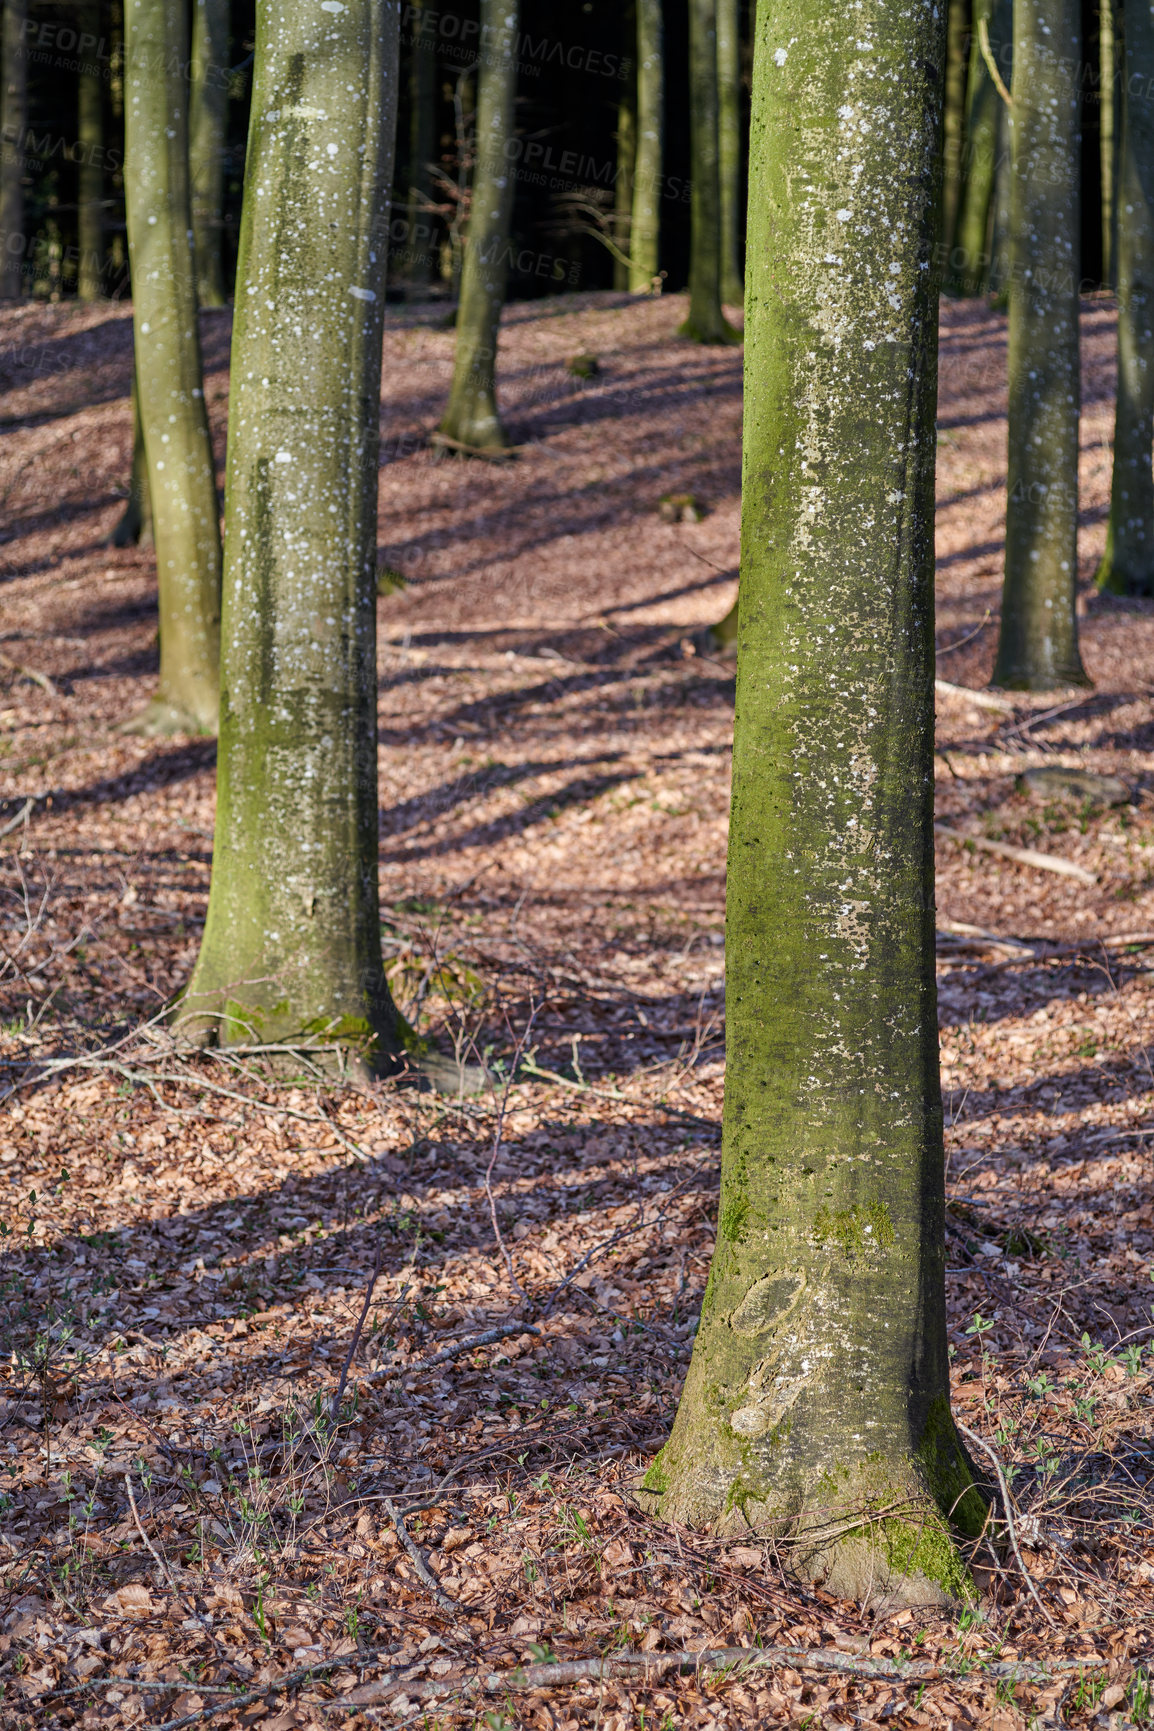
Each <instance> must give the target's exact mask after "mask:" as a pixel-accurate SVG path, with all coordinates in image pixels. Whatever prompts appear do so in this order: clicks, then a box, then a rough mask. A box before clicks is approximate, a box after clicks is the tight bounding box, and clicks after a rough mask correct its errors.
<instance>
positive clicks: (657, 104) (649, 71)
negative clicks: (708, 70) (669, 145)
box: [629, 0, 665, 293]
mask: <svg viewBox="0 0 1154 1731" xmlns="http://www.w3.org/2000/svg"><path fill="white" fill-rule="evenodd" d="M661 6H662V0H637V155H636V157H635V159H634V165H633V216H632V220H631V222H630V227H629V262H630V270H629V287H630V288H631V289H632V290H633V291H634V293H637V292H638V291H640V290H645V289H651V288H652V287H653V285H654V283H655V282H656V281H657V274H658V271H659V269H660V255H659V249H660V242H661V175H662V160H663V156H664V141H665V26H664V21H663V18H662V12H661Z"/></svg>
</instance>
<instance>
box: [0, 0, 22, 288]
mask: <svg viewBox="0 0 1154 1731" xmlns="http://www.w3.org/2000/svg"><path fill="white" fill-rule="evenodd" d="M27 17H28V0H4V23H3V33H4V57H3V58H4V65H3V79H4V89H3V98H4V100H3V103H2V105H0V300H6V301H18V300H19V299H20V297H21V295H22V294H23V293H24V265H25V259H26V256H27V253H28V236H27V235H26V234H25V232H24V148H25V134H26V132H27V127H28V59H27V55H26V52H25V48H24V25H25V21H26V20H27Z"/></svg>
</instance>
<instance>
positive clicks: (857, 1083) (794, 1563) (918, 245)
mask: <svg viewBox="0 0 1154 1731" xmlns="http://www.w3.org/2000/svg"><path fill="white" fill-rule="evenodd" d="M758 12H759V17H758V31H757V48H756V59H755V67H754V91H753V123H752V128H751V139H752V143H751V151H750V203H749V210H750V230H749V244H748V249H747V255H746V256H747V260H748V264H747V269H748V272H749V284H748V291H749V292H748V297H747V306H748V318H749V329H748V337H747V346H746V362H745V377H746V391H745V404H746V408H745V436H744V452H743V462H744V485H743V489H742V567H741V620H740V628H739V646H738V661H737V712H736V723H735V735H734V757H733V807H732V816H731V820H730V840H729V862H728V889H727V911H726V976H727V977H726V1002H727V1005H728V1006H729V1008H728V1012H727V1025H726V1076H725V1107H724V1120H723V1130H724V1139H723V1149H722V1179H721V1210H720V1217H719V1220H718V1230H717V1243H716V1247H715V1249H714V1254H713V1265H712V1268H711V1270H710V1275H709V1280H708V1283H707V1286H706V1290H705V1300H704V1305H703V1308H702V1313H701V1321H700V1326H699V1328H698V1332H697V1338H696V1341H695V1344H694V1348H693V1358H692V1362H691V1364H690V1368H689V1374H688V1377H687V1379H686V1383H685V1389H684V1393H683V1394H682V1397H681V1403H680V1406H679V1408H678V1412H677V1419H676V1422H675V1425H674V1428H673V1434H672V1436H671V1438H670V1440H669V1442H668V1443H667V1445H666V1447H665V1448H664V1449H663V1450H662V1451H661V1453H660V1454H659V1455H658V1457H657V1459H656V1461H655V1462H654V1464H653V1466H652V1467H651V1468H650V1470H649V1473H648V1474H647V1476H646V1479H645V1486H644V1488H645V1491H647V1492H648V1493H649V1494H648V1498H647V1499H646V1500H647V1501H648V1502H649V1503H650V1506H656V1509H657V1510H658V1511H659V1512H660V1514H662V1515H663V1516H664V1517H665V1518H667V1519H673V1520H677V1521H680V1522H683V1523H685V1524H686V1525H687V1526H690V1527H707V1528H710V1529H712V1530H714V1531H719V1532H727V1533H734V1534H737V1533H746V1532H749V1531H752V1532H754V1533H760V1532H764V1533H768V1534H772V1535H774V1536H775V1537H776V1538H777V1539H778V1540H779V1541H780V1545H779V1551H778V1554H779V1555H780V1556H783V1557H784V1558H785V1559H787V1561H788V1566H789V1567H790V1568H791V1569H792V1570H793V1572H794V1573H795V1574H796V1575H798V1576H800V1577H802V1578H804V1579H808V1580H820V1581H822V1582H824V1584H825V1586H826V1587H827V1589H828V1590H829V1591H830V1592H831V1593H834V1594H836V1595H838V1596H840V1597H847V1598H863V1599H867V1600H871V1601H873V1602H875V1603H876V1602H878V1601H884V1602H885V1603H886V1605H887V1607H889V1608H890V1609H892V1608H893V1607H894V1606H895V1604H897V1603H901V1602H902V1601H906V1602H931V1603H932V1602H941V1601H943V1600H948V1599H955V1598H958V1597H960V1596H962V1595H963V1594H964V1593H966V1592H967V1590H972V1589H968V1586H967V1577H966V1570H965V1565H964V1564H963V1562H962V1560H961V1557H960V1555H959V1552H958V1550H957V1549H956V1547H955V1544H954V1542H953V1537H952V1531H951V1527H952V1526H953V1527H959V1528H962V1529H963V1530H965V1531H967V1532H969V1533H974V1532H976V1531H978V1530H979V1529H980V1528H981V1527H982V1525H983V1523H984V1521H985V1519H986V1513H987V1511H986V1505H985V1502H984V1499H983V1498H982V1497H981V1495H980V1494H979V1493H978V1492H977V1490H976V1489H975V1488H974V1486H973V1482H972V1474H971V1470H970V1467H969V1464H968V1462H967V1459H966V1455H965V1452H964V1450H963V1448H962V1446H961V1444H960V1442H959V1439H958V1435H957V1432H956V1430H955V1427H954V1423H953V1419H952V1417H951V1413H950V1393H949V1389H950V1384H949V1360H948V1353H947V1342H946V1308H945V1279H944V1274H945V1255H944V1231H943V1227H944V1213H945V1197H944V1184H943V1172H944V1159H943V1148H942V1108H941V1095H940V1089H939V1083H938V1035H937V1015H936V1011H937V1004H936V993H935V978H934V831H933V791H934V772H933V754H934V712H933V676H934V628H933V619H934V600H933V593H934V457H935V429H934V413H935V394H936V372H937V366H936V362H937V289H938V284H937V280H936V272H935V271H934V269H933V267H932V260H933V257H934V250H935V245H936V241H937V219H938V214H939V206H938V196H939V194H938V169H939V166H940V133H939V127H940V122H941V102H942V66H943V60H944V56H945V48H946V43H945V23H944V16H943V13H942V11H941V9H940V8H939V7H931V6H930V5H928V4H927V5H924V6H905V5H897V4H889V3H888V0H887V3H877V4H873V5H871V6H869V7H868V8H863V9H860V10H859V9H857V8H854V7H849V6H831V5H829V4H828V0H806V3H801V0H760V5H759V8H758ZM799 188H804V195H801V194H800V193H799V191H798V189H799ZM831 254H833V256H834V257H835V258H836V264H837V268H836V269H834V268H831V263H830V257H831ZM883 262H884V267H885V268H884V269H882V268H879V267H880V266H881V265H882V264H883ZM879 338H881V339H882V340H879Z"/></svg>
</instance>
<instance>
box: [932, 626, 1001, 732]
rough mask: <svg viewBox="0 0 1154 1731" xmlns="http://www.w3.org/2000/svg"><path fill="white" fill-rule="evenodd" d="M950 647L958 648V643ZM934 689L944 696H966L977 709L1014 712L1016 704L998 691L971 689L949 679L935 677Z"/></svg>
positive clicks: (967, 700) (968, 701)
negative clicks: (954, 683)
mask: <svg viewBox="0 0 1154 1731" xmlns="http://www.w3.org/2000/svg"><path fill="white" fill-rule="evenodd" d="M950 648H951V649H956V648H957V644H956V643H952V644H951V645H950ZM934 690H935V691H937V692H940V693H941V695H942V696H943V697H964V698H965V699H966V702H967V703H972V704H973V705H974V707H975V709H996V710H998V712H999V713H1000V714H1002V715H1012V714H1013V713H1014V706H1013V704H1012V703H1011V702H1010V700H1009V698H1008V697H999V696H998V694H997V692H996V691H971V690H970V687H969V686H968V685H953V684H951V682H950V681H949V680H948V679H935V680H934Z"/></svg>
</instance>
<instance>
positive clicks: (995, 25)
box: [949, 0, 1013, 295]
mask: <svg viewBox="0 0 1154 1731" xmlns="http://www.w3.org/2000/svg"><path fill="white" fill-rule="evenodd" d="M1012 3H1013V0H977V4H976V5H975V7H974V20H973V22H974V29H973V32H972V34H971V37H970V68H969V79H968V92H967V99H966V128H965V131H966V139H965V151H964V156H963V161H964V164H965V174H964V178H963V181H962V187H961V201H960V205H959V209H958V216H957V225H956V227H955V229H954V231H953V245H952V247H951V249H950V273H949V280H950V288H951V290H952V292H953V293H954V294H958V295H980V294H981V293H982V292H983V290H984V289H985V288H986V286H987V284H988V282H989V280H990V260H991V253H992V245H993V233H992V230H993V215H994V183H995V177H996V173H997V165H998V151H999V143H1000V139H1001V137H1002V132H1003V126H1002V115H1003V112H1004V110H1005V103H1004V102H1003V100H1002V97H1001V95H1000V94H999V92H998V89H997V87H996V85H995V84H994V81H993V79H992V78H991V76H990V71H989V68H988V66H987V65H986V58H985V55H984V54H983V53H982V48H981V40H980V37H979V34H978V32H979V29H980V26H981V25H982V24H983V23H984V24H985V26H986V30H987V32H988V35H989V39H990V48H991V51H992V53H993V56H994V61H995V64H996V65H997V66H998V69H999V71H1000V72H1001V74H1002V77H1003V80H1004V81H1005V82H1006V83H1007V84H1008V83H1009V77H1008V71H1009V68H1008V67H1005V68H1003V67H1002V64H1001V58H1000V52H999V51H1000V50H1001V49H1002V48H1003V45H1004V44H1005V43H1008V41H1009V38H1010V24H1011V16H1012Z"/></svg>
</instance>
